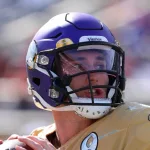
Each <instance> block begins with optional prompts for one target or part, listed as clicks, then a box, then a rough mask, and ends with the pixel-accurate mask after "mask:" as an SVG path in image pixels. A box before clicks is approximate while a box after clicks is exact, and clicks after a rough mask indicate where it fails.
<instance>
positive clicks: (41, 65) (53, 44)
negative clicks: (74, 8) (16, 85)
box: [26, 12, 125, 119]
mask: <svg viewBox="0 0 150 150" xmlns="http://www.w3.org/2000/svg"><path fill="white" fill-rule="evenodd" d="M93 55H95V56H94V57H96V56H97V55H98V56H97V57H96V59H97V61H96V63H95V62H94V63H91V64H92V65H91V64H88V63H87V61H89V60H90V61H91V59H90V57H91V56H93ZM85 56H87V57H88V60H84V57H85ZM92 60H93V59H92ZM26 68H27V76H28V78H27V82H28V92H29V94H31V95H32V96H33V100H34V103H35V105H36V106H37V107H39V108H41V109H45V110H57V111H75V112H76V113H77V114H78V115H80V116H83V117H86V118H91V119H96V118H100V117H102V116H104V115H106V114H107V113H108V112H109V111H110V109H111V108H112V107H116V106H118V105H120V104H122V103H123V99H122V93H123V91H124V88H125V74H124V51H123V50H122V48H121V47H120V45H119V44H118V42H116V40H115V38H114V36H113V35H112V33H111V32H110V30H109V29H108V27H107V26H106V25H105V24H104V23H102V22H101V21H99V20H97V19H96V18H94V17H93V16H91V15H89V14H85V13H78V12H71V13H64V14H60V15H57V16H55V17H53V18H52V19H50V20H49V21H48V22H47V23H46V24H45V25H44V26H43V27H41V28H40V29H39V31H38V32H37V33H36V35H35V36H34V38H33V40H32V42H31V43H30V45H29V48H28V52H27V56H26ZM94 75H97V81H98V80H99V79H101V80H102V81H101V82H96V83H92V79H91V76H94ZM100 75H103V76H105V77H106V75H107V77H108V82H107V84H106V83H104V82H103V79H102V78H101V77H100ZM85 80H86V82H83V83H84V84H80V83H81V82H82V81H85ZM73 82H75V83H76V84H78V86H76V87H74V86H73ZM79 85H80V86H79ZM103 91H106V95H105V96H104V97H102V96H100V95H101V93H103Z"/></svg>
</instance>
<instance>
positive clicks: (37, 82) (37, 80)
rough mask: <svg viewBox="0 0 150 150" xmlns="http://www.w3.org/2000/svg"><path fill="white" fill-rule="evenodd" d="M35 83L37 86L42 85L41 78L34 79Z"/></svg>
mask: <svg viewBox="0 0 150 150" xmlns="http://www.w3.org/2000/svg"><path fill="white" fill-rule="evenodd" d="M32 81H33V83H35V84H36V85H37V86H39V85H40V79H39V78H32Z"/></svg>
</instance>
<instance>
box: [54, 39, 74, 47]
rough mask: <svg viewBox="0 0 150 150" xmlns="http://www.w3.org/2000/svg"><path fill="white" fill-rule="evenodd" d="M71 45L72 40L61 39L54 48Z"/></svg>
mask: <svg viewBox="0 0 150 150" xmlns="http://www.w3.org/2000/svg"><path fill="white" fill-rule="evenodd" d="M71 44H73V42H72V40H71V39H69V38H65V39H61V40H59V41H58V42H57V43H56V48H60V47H64V46H66V45H71Z"/></svg>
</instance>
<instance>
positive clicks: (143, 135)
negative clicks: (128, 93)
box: [32, 102, 150, 150]
mask: <svg viewBox="0 0 150 150" xmlns="http://www.w3.org/2000/svg"><path fill="white" fill-rule="evenodd" d="M55 131H56V128H55V124H52V125H50V126H47V127H43V128H38V129H35V130H34V131H33V132H32V135H35V136H39V137H40V138H44V139H47V140H49V141H50V142H52V143H54V142H55V141H53V139H55V138H54V137H55V136H56V132H55ZM55 144H56V143H55ZM58 147H59V146H58ZM58 149H59V150H150V107H149V106H147V105H143V104H139V103H131V102H130V103H126V104H123V105H121V106H118V107H117V108H116V109H115V110H113V111H112V112H111V113H109V114H108V115H107V116H105V117H103V118H101V119H99V120H98V121H96V122H95V123H93V124H92V125H90V126H89V127H87V128H86V129H84V130H83V131H81V132H80V133H78V134H77V135H76V136H75V137H73V138H71V139H70V140H69V141H67V143H66V144H64V145H62V146H61V147H59V148H58Z"/></svg>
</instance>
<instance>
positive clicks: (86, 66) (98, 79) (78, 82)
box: [63, 51, 108, 98]
mask: <svg viewBox="0 0 150 150" xmlns="http://www.w3.org/2000/svg"><path fill="white" fill-rule="evenodd" d="M70 58H71V59H70V61H69V62H70V64H71V65H70V67H67V68H69V69H63V72H64V74H75V73H80V72H84V71H90V70H101V69H102V70H105V69H106V60H105V56H104V54H103V53H100V52H98V51H81V52H79V53H74V54H73V55H72V56H70ZM66 65H68V64H66ZM66 65H65V67H66ZM68 66H69V65H68ZM65 67H64V68H65ZM89 79H90V82H89ZM89 79H88V75H87V74H82V75H79V76H76V77H74V78H73V79H72V82H71V84H70V87H71V88H72V89H73V90H75V89H79V88H83V87H85V86H89V85H90V84H91V85H92V86H96V85H107V84H108V75H107V73H100V72H95V73H90V76H89ZM76 94H77V95H78V96H79V97H89V98H90V97H91V93H90V90H89V89H88V90H83V91H79V92H77V93H76ZM93 95H94V97H95V98H105V97H106V89H105V88H93Z"/></svg>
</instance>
